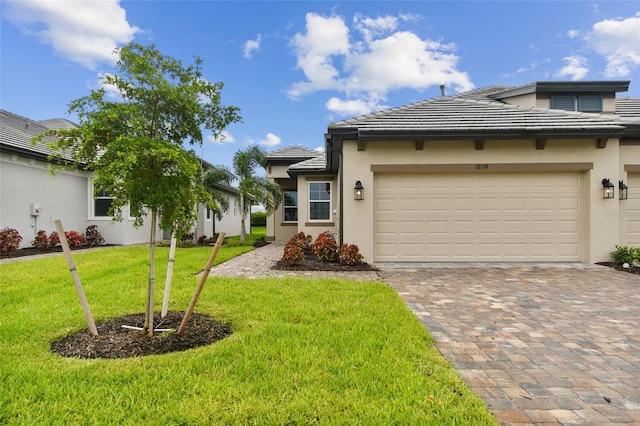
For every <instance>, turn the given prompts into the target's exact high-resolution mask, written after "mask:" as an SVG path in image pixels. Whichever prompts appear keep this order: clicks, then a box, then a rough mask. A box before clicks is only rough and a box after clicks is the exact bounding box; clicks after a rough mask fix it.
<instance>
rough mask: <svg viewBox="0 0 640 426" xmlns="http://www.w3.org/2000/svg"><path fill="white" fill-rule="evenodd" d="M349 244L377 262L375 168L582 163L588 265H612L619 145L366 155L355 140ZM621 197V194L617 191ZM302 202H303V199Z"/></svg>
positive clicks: (408, 146)
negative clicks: (609, 191)
mask: <svg viewBox="0 0 640 426" xmlns="http://www.w3.org/2000/svg"><path fill="white" fill-rule="evenodd" d="M343 153H344V163H345V167H344V182H345V189H346V190H345V198H344V241H345V242H349V243H355V244H358V246H359V247H360V250H361V252H362V254H363V256H364V257H365V260H366V261H367V262H371V261H372V260H373V256H374V253H373V246H374V229H373V228H374V213H373V212H374V210H375V208H374V207H375V206H374V200H375V194H373V193H372V189H373V184H374V180H373V177H374V174H373V172H372V171H371V165H372V164H377V165H383V164H395V165H402V164H492V163H514V164H515V163H582V162H588V163H590V162H592V163H593V169H591V170H589V171H586V172H584V175H583V178H584V185H583V188H584V190H583V191H584V193H583V194H582V199H583V205H584V216H583V232H582V242H583V250H582V253H583V261H585V262H597V261H603V260H608V259H609V255H608V253H609V252H610V251H611V250H612V249H613V248H614V246H615V244H617V243H619V241H620V220H619V217H618V216H615V215H612V214H611V213H610V212H611V211H612V210H616V209H619V205H620V203H623V202H624V201H620V200H619V199H618V198H617V196H616V198H615V199H612V200H604V199H603V198H602V183H601V181H602V179H603V178H609V179H611V180H612V181H615V179H617V177H618V176H620V175H621V171H620V155H619V153H620V151H619V149H618V141H617V140H615V139H614V140H609V142H608V144H607V146H606V148H604V149H598V148H597V145H596V141H595V140H594V139H590V140H548V141H547V143H546V147H545V149H536V143H535V141H533V140H528V141H509V140H505V141H491V140H489V141H486V142H485V144H484V149H483V150H476V149H475V142H474V141H437V142H425V144H424V148H423V150H416V149H415V143H414V142H371V143H367V144H366V146H365V150H364V151H358V150H357V144H356V142H355V141H345V143H344V149H343ZM357 180H360V181H361V182H362V185H363V186H364V188H365V199H364V200H363V201H354V200H353V196H352V194H351V192H350V191H349V188H350V187H351V186H353V184H355V182H356V181H357ZM616 194H617V191H616ZM301 199H302V197H301Z"/></svg>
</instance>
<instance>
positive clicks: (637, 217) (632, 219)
mask: <svg viewBox="0 0 640 426" xmlns="http://www.w3.org/2000/svg"><path fill="white" fill-rule="evenodd" d="M627 181H628V182H626V183H627V186H628V187H629V190H628V194H627V196H628V197H629V198H628V199H627V200H626V201H621V203H625V205H624V207H626V209H627V214H626V217H627V245H630V246H640V173H629V174H628V175H627ZM617 191H618V190H617V189H616V194H617Z"/></svg>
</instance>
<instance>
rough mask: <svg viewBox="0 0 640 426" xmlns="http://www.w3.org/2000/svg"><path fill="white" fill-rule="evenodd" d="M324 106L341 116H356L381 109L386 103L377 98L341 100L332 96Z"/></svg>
mask: <svg viewBox="0 0 640 426" xmlns="http://www.w3.org/2000/svg"><path fill="white" fill-rule="evenodd" d="M325 107H326V108H327V109H328V110H329V111H331V112H335V113H336V114H338V115H343V116H357V115H364V114H367V113H369V112H371V111H375V110H381V109H385V108H387V106H386V105H382V104H381V103H380V102H379V100H378V99H372V100H367V99H350V100H342V99H339V98H336V97H333V98H331V99H329V100H328V101H327V103H326V104H325Z"/></svg>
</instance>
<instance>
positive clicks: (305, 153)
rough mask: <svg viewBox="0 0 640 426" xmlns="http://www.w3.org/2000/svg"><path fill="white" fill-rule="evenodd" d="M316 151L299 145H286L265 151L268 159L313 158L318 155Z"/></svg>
mask: <svg viewBox="0 0 640 426" xmlns="http://www.w3.org/2000/svg"><path fill="white" fill-rule="evenodd" d="M320 154H321V153H320V152H318V151H314V150H312V149H309V148H305V147H303V146H301V145H293V146H288V147H286V148H282V149H278V150H275V151H271V152H269V153H267V158H268V159H269V160H281V159H282V160H286V159H302V158H314V157H317V156H318V155H320Z"/></svg>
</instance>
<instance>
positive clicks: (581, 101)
mask: <svg viewBox="0 0 640 426" xmlns="http://www.w3.org/2000/svg"><path fill="white" fill-rule="evenodd" d="M578 111H584V112H601V111H602V96H597V95H584V96H578Z"/></svg>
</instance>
